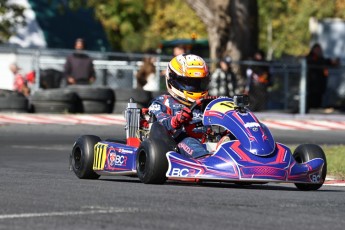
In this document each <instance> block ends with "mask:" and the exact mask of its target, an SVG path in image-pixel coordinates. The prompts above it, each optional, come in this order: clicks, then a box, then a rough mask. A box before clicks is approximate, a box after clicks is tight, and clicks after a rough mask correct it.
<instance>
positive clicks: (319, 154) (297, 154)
mask: <svg viewBox="0 0 345 230" xmlns="http://www.w3.org/2000/svg"><path fill="white" fill-rule="evenodd" d="M293 157H294V158H295V160H296V161H297V162H298V163H305V162H307V161H310V160H312V159H315V158H321V159H323V160H324V162H325V163H324V165H323V167H322V172H321V178H322V180H321V181H322V182H321V183H319V184H305V183H295V185H296V187H297V188H298V189H300V190H303V191H311V190H318V189H319V188H321V186H322V185H323V183H324V181H325V179H326V174H327V161H326V156H325V153H324V152H323V150H322V148H321V147H320V146H318V145H314V144H303V145H300V146H298V147H297V148H296V150H295V151H294V153H293Z"/></svg>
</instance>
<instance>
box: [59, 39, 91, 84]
mask: <svg viewBox="0 0 345 230" xmlns="http://www.w3.org/2000/svg"><path fill="white" fill-rule="evenodd" d="M74 48H75V52H74V53H73V54H71V55H69V56H68V57H67V59H66V63H65V76H66V81H67V84H68V85H74V84H82V85H87V84H91V83H93V82H94V81H95V80H96V76H95V70H94V67H93V63H92V59H91V58H90V57H89V56H88V55H87V54H86V53H84V52H83V50H84V48H85V43H84V40H83V39H82V38H78V39H77V40H76V41H75V46H74Z"/></svg>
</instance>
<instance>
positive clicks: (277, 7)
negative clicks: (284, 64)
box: [258, 0, 345, 58]
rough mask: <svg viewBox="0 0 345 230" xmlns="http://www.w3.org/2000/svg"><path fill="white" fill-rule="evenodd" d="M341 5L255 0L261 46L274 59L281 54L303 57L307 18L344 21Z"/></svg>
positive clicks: (337, 1)
mask: <svg viewBox="0 0 345 230" xmlns="http://www.w3.org/2000/svg"><path fill="white" fill-rule="evenodd" d="M342 2H343V1H342V0H335V1H329V0H279V1H266V0H258V5H259V28H260V34H259V43H260V47H261V48H262V49H263V50H265V51H267V52H268V51H270V49H272V52H273V57H275V58H279V57H281V56H282V55H283V54H287V55H296V56H300V55H306V54H307V53H308V50H309V42H310V33H309V19H310V17H315V18H317V19H321V18H326V17H334V16H338V17H342V18H344V16H345V12H344V9H345V6H344V3H342ZM270 28H271V31H272V33H271V36H270V32H269V30H270ZM268 53H269V52H268Z"/></svg>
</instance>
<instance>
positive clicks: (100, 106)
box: [82, 100, 114, 113]
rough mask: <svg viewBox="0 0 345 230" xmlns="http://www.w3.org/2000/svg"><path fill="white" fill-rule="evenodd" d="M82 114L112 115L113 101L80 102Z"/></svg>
mask: <svg viewBox="0 0 345 230" xmlns="http://www.w3.org/2000/svg"><path fill="white" fill-rule="evenodd" d="M82 105H83V109H82V111H83V112H84V113H112V112H113V107H114V103H113V101H89V100H83V101H82Z"/></svg>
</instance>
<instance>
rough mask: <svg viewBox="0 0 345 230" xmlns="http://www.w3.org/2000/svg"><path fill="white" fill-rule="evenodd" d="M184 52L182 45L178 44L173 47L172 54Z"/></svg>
mask: <svg viewBox="0 0 345 230" xmlns="http://www.w3.org/2000/svg"><path fill="white" fill-rule="evenodd" d="M185 52H186V50H185V48H184V47H183V46H182V45H178V46H175V47H174V50H173V55H174V57H176V56H177V55H180V54H184V53H185Z"/></svg>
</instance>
